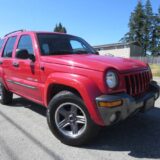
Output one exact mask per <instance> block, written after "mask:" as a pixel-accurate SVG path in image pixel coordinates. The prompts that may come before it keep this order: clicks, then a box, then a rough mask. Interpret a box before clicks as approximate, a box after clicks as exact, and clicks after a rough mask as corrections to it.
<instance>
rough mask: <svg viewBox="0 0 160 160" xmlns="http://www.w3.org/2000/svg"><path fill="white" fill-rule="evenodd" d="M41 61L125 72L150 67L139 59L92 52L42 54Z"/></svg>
mask: <svg viewBox="0 0 160 160" xmlns="http://www.w3.org/2000/svg"><path fill="white" fill-rule="evenodd" d="M41 62H47V63H56V64H62V65H69V66H73V67H79V68H86V69H91V70H97V71H105V70H106V69H107V68H114V69H116V70H118V71H120V72H123V71H130V70H132V71H133V70H140V69H146V68H147V67H148V66H147V64H145V63H143V62H141V61H138V60H133V59H126V58H120V57H111V56H99V55H92V54H88V55H82V54H81V55H77V54H76V55H60V56H42V57H41Z"/></svg>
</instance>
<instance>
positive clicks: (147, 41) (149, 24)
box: [144, 0, 154, 54]
mask: <svg viewBox="0 0 160 160" xmlns="http://www.w3.org/2000/svg"><path fill="white" fill-rule="evenodd" d="M144 11H145V19H144V52H145V54H146V52H147V51H151V48H152V46H151V42H152V34H154V27H153V21H154V17H153V11H152V6H151V2H150V0H147V1H146V4H145V9H144Z"/></svg>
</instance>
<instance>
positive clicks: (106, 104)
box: [99, 100, 122, 107]
mask: <svg viewBox="0 0 160 160" xmlns="http://www.w3.org/2000/svg"><path fill="white" fill-rule="evenodd" d="M120 105H122V100H118V101H112V102H99V106H100V107H116V106H120Z"/></svg>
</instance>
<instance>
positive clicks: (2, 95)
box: [0, 83, 13, 105]
mask: <svg viewBox="0 0 160 160" xmlns="http://www.w3.org/2000/svg"><path fill="white" fill-rule="evenodd" d="M12 100H13V93H12V92H10V91H8V90H7V89H6V88H5V87H4V85H3V84H2V83H0V102H1V103H2V104H5V105H7V104H10V103H12Z"/></svg>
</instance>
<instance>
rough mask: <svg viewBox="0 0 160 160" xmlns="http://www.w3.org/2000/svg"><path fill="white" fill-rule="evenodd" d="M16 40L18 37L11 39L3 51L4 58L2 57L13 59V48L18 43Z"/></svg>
mask: <svg viewBox="0 0 160 160" xmlns="http://www.w3.org/2000/svg"><path fill="white" fill-rule="evenodd" d="M16 38H17V37H10V38H9V39H8V41H7V44H6V46H5V48H4V51H3V56H2V57H12V53H13V48H14V45H15V42H16Z"/></svg>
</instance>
